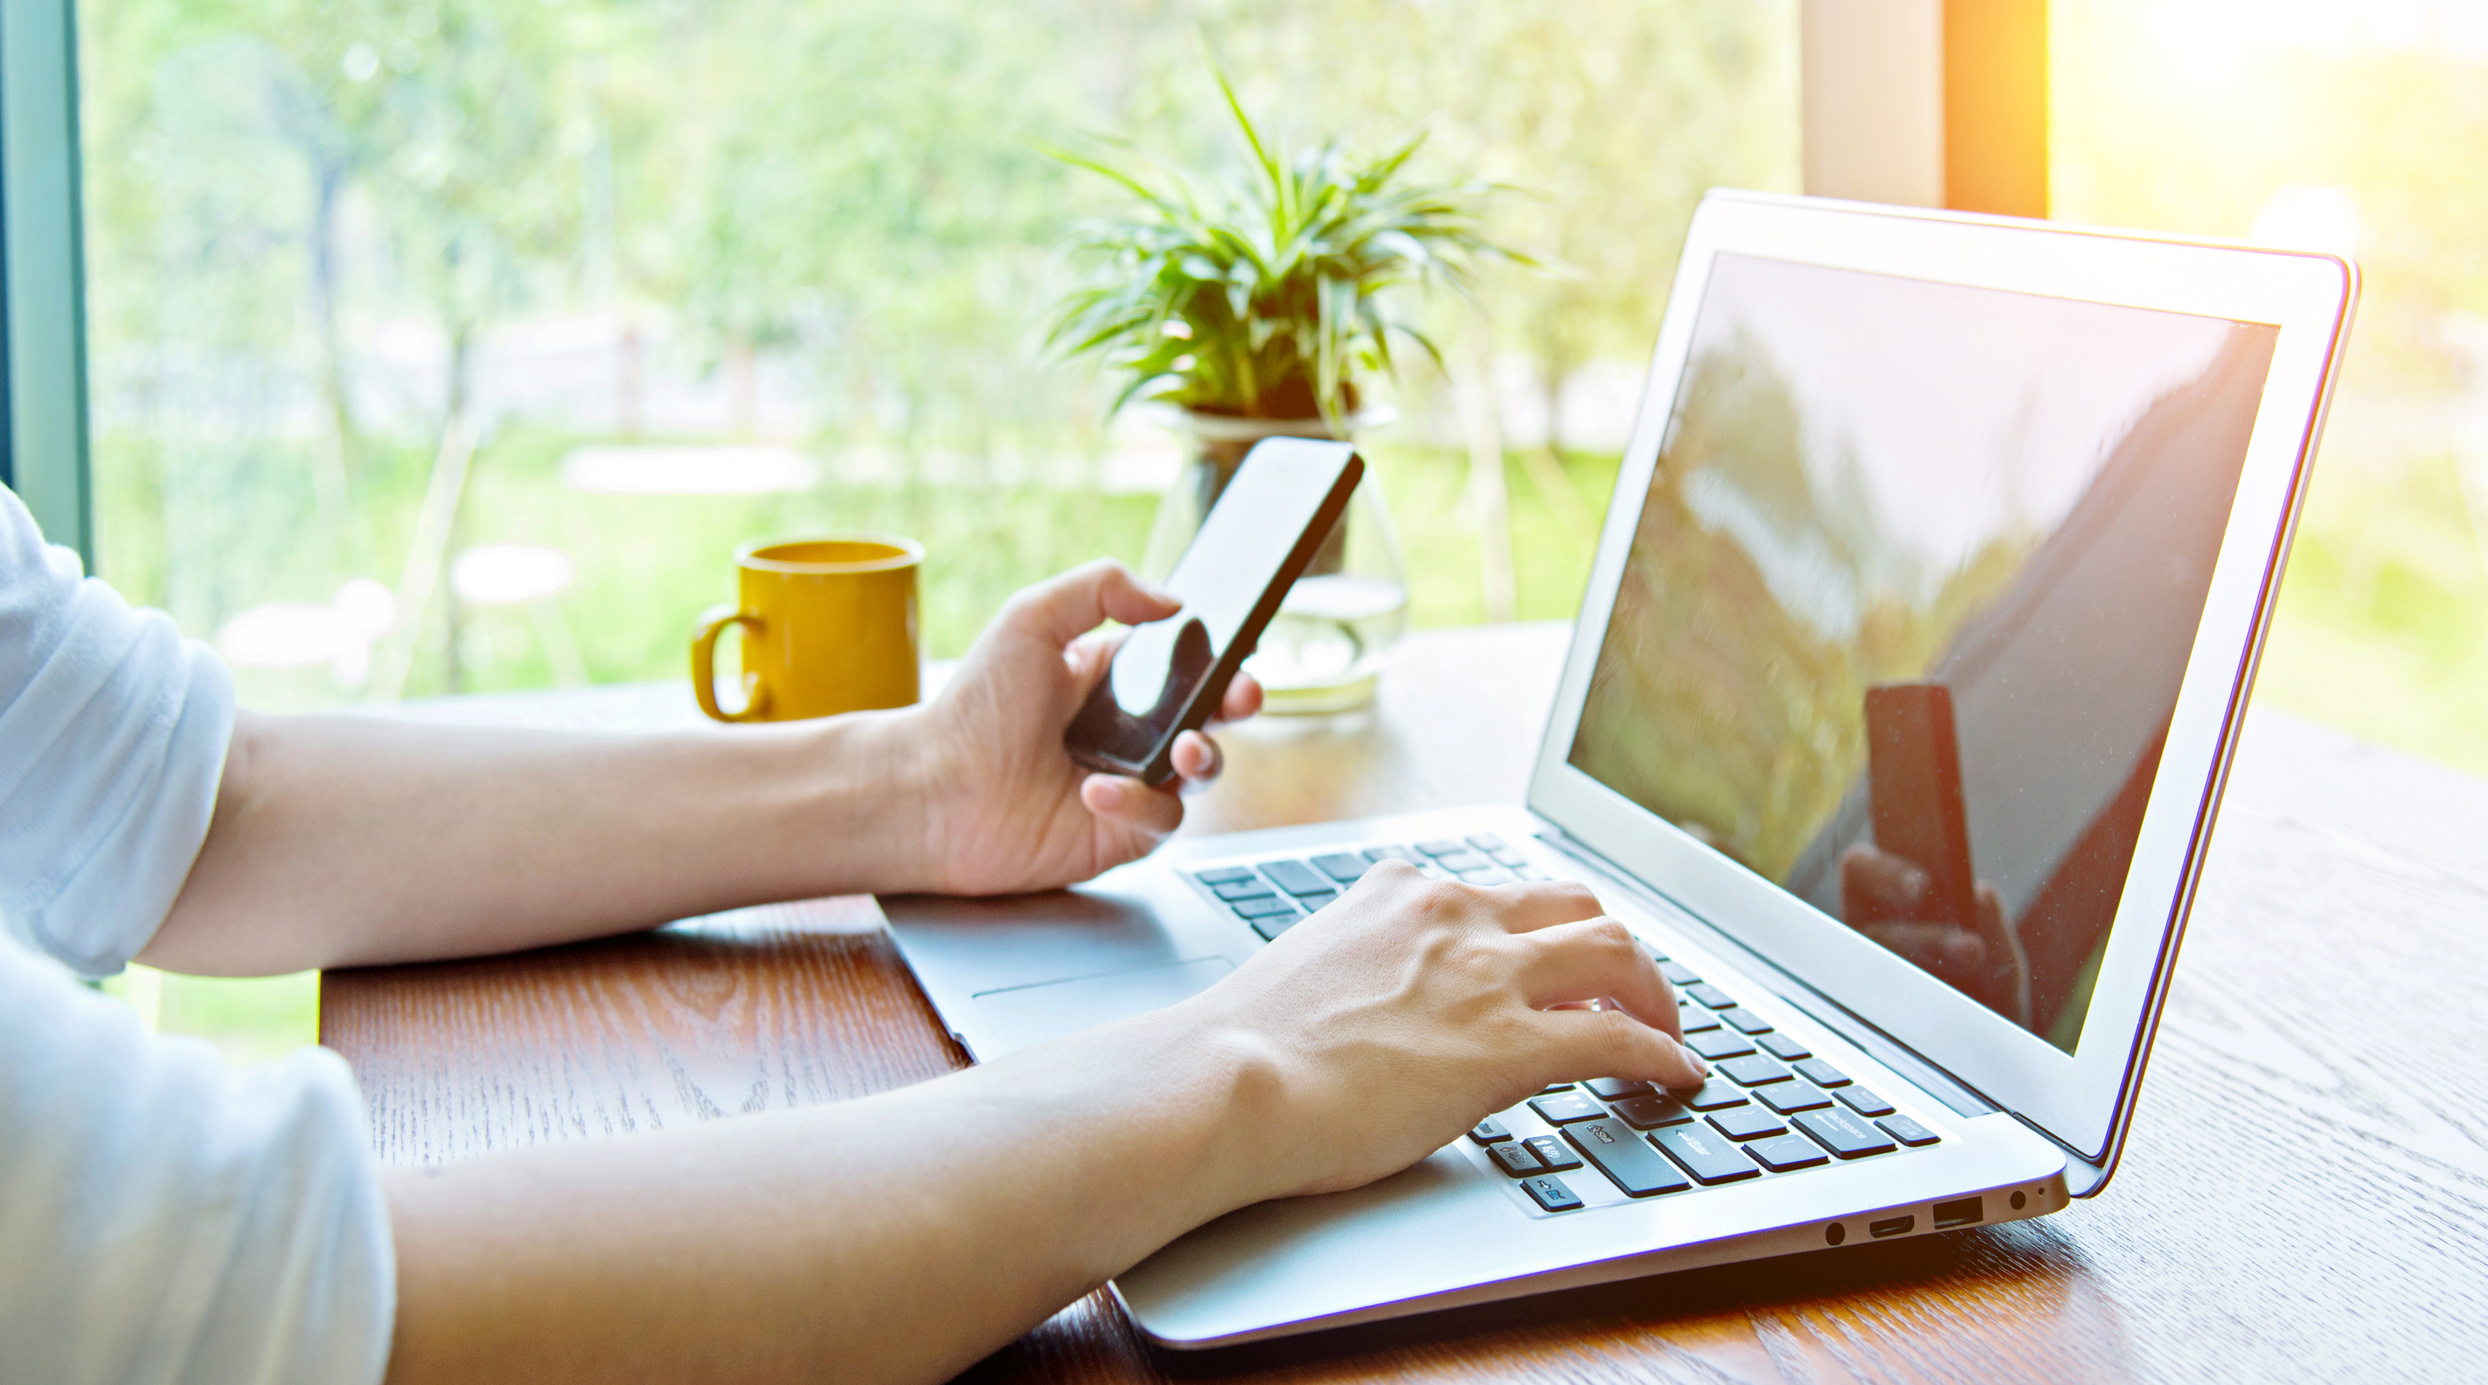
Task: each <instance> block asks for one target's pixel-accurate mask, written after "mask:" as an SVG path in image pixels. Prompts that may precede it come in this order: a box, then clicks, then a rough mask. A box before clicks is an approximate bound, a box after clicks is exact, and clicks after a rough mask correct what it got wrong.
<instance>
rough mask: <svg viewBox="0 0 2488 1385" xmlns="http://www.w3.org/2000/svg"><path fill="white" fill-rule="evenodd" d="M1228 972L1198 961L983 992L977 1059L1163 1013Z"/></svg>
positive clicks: (1213, 962) (1221, 964) (1229, 966)
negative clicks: (984, 1040)
mask: <svg viewBox="0 0 2488 1385" xmlns="http://www.w3.org/2000/svg"><path fill="white" fill-rule="evenodd" d="M1233 970H1235V964H1234V963H1232V962H1229V961H1228V960H1227V959H1226V958H1224V957H1201V958H1196V959H1194V960H1192V961H1189V962H1167V963H1163V964H1160V965H1158V966H1153V967H1139V968H1135V969H1132V970H1129V971H1111V972H1106V973H1104V974H1103V975H1099V976H1075V977H1073V978H1071V979H1070V980H1068V981H1047V982H1043V983H1040V984H1038V985H1034V986H1014V987H1012V988H1011V989H1009V990H1005V991H986V992H984V993H983V994H981V995H978V996H977V997H976V1014H977V1018H979V1019H980V1020H982V1021H984V1023H983V1025H982V1026H981V1028H983V1030H984V1032H985V1034H986V1035H988V1036H990V1038H991V1042H989V1043H980V1044H978V1045H977V1050H978V1052H977V1057H979V1058H998V1057H1000V1056H1001V1055H1002V1054H1005V1053H1012V1052H1016V1051H1018V1050H1020V1049H1023V1048H1027V1047H1029V1046H1030V1045H1032V1044H1041V1043H1044V1042H1045V1041H1046V1040H1048V1039H1053V1038H1059V1037H1061V1036H1062V1035H1065V1034H1070V1033H1074V1032H1077V1031H1079V1030H1082V1029H1092V1028H1095V1027H1096V1026H1098V1025H1101V1024H1111V1023H1113V1022H1114V1021H1116V1020H1119V1019H1129V1018H1131V1017H1132V1016H1134V1015H1145V1014H1147V1013H1148V1012H1150V1011H1151V1010H1163V1009H1165V1008H1166V1007H1167V1006H1169V1005H1172V1004H1174V1003H1175V1002H1176V1001H1179V1000H1183V999H1185V998H1187V997H1189V996H1192V995H1196V994H1198V993H1199V992H1201V991H1205V990H1207V989H1209V986H1210V983H1212V982H1214V981H1216V980H1217V979H1218V978H1219V977H1222V976H1224V975H1226V974H1227V973H1228V972H1231V971H1233ZM988 1049H991V1051H990V1052H988V1051H986V1050H988Z"/></svg>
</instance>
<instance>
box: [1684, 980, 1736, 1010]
mask: <svg viewBox="0 0 2488 1385" xmlns="http://www.w3.org/2000/svg"><path fill="white" fill-rule="evenodd" d="M1685 994H1686V995H1689V996H1691V997H1693V998H1694V999H1695V1000H1698V1001H1700V1002H1702V1003H1703V1004H1704V1005H1707V1006H1709V1007H1711V1008H1712V1009H1714V1010H1725V1009H1728V1008H1729V1007H1731V1006H1733V1005H1735V1004H1736V1001H1735V1000H1734V999H1732V998H1730V996H1729V995H1728V993H1727V992H1726V991H1723V990H1721V989H1719V988H1718V987H1717V986H1714V985H1711V984H1710V983H1709V982H1707V981H1696V982H1694V983H1693V984H1692V985H1690V986H1687V987H1685Z"/></svg>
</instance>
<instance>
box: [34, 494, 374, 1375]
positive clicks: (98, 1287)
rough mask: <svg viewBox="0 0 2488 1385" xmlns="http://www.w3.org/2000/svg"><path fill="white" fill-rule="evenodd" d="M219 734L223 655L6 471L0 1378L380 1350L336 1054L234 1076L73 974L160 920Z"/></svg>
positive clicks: (114, 964) (202, 806) (344, 1086)
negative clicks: (100, 573)
mask: <svg viewBox="0 0 2488 1385" xmlns="http://www.w3.org/2000/svg"><path fill="white" fill-rule="evenodd" d="M232 730H233V685H232V681H231V680H230V678H228V677H227V676H226V673H225V671H224V669H223V667H222V666H221V665H219V664H218V663H217V662H216V659H215V656H213V655H212V654H210V653H209V652H208V651H207V650H206V649H204V648H202V647H201V646H199V645H196V644H193V643H187V642H185V641H183V640H182V639H181V638H180V636H179V635H177V634H176V633H175V632H174V630H173V625H172V622H171V621H170V620H168V619H166V618H165V617H164V616H163V615H162V614H161V613H158V612H144V613H141V612H135V611H132V610H131V609H130V608H129V607H128V606H127V605H126V604H124V603H123V602H122V600H121V598H120V597H119V596H118V595H116V594H115V593H114V592H113V591H112V589H111V588H109V587H107V586H105V585H104V584H103V583H101V582H98V581H93V580H89V579H82V578H81V577H80V576H79V575H78V560H77V557H76V555H75V554H72V553H70V552H68V551H67V550H65V549H59V548H47V547H45V545H44V543H43V540H42V536H41V535H40V534H39V533H38V532H37V531H36V529H35V525H34V521H33V519H32V518H31V517H30V516H28V514H27V513H26V509H25V506H23V505H22V504H20V503H19V502H18V499H17V497H16V496H15V495H14V494H12V493H10V492H8V491H6V490H4V489H0V1385H16V1382H19V1381H26V1382H36V1381H40V1382H45V1385H85V1382H105V1381H112V1382H134V1383H137V1385H156V1382H174V1381H202V1382H206V1381H213V1382H219V1385H223V1383H224V1382H286V1383H287V1385H290V1383H291V1382H296V1381H300V1382H306V1385H307V1383H308V1382H314V1381H317V1382H365V1381H377V1380H378V1379H379V1378H380V1376H381V1373H382V1370H383V1369H384V1368H385V1366H386V1364H387V1361H388V1347H389V1333H390V1328H391V1325H392V1318H393V1315H394V1313H395V1309H396V1296H397V1295H396V1278H395V1261H394V1259H393V1255H392V1251H391V1247H390V1241H389V1224H388V1215H387V1206H386V1203H385V1202H384V1201H383V1198H382V1195H381V1189H380V1170H379V1166H378V1163H377V1161H376V1160H375V1159H374V1158H373V1156H372V1154H371V1150H370V1145H369V1141H368V1137H367V1135H366V1133H365V1132H366V1127H365V1124H364V1117H363V1107H362V1100H361V1098H360V1096H359V1095H358V1094H357V1093H356V1091H355V1087H354V1079H353V1077H352V1075H351V1074H350V1073H349V1072H348V1071H347V1069H346V1065H345V1063H344V1061H343V1060H341V1059H339V1058H338V1057H337V1055H335V1054H333V1053H330V1052H328V1051H327V1050H325V1049H317V1048H314V1049H305V1050H303V1051H302V1052H299V1053H296V1054H294V1055H292V1056H291V1057H289V1058H287V1059H285V1060H284V1061H282V1062H278V1063H272V1064H268V1065H265V1066H262V1067H258V1068H253V1069H249V1070H246V1071H241V1072H235V1071H233V1070H230V1069H228V1068H227V1067H226V1066H225V1064H224V1063H223V1062H222V1060H221V1059H219V1057H218V1056H217V1054H216V1052H215V1050H213V1049H212V1048H210V1047H209V1046H207V1045H206V1044H203V1043H200V1042H198V1041H197V1040H192V1039H179V1038H157V1037H154V1036H151V1035H149V1034H147V1033H146V1032H145V1031H144V1030H142V1029H141V1028H140V1027H139V1025H138V1023H137V1021H136V1019H135V1018H134V1017H133V1016H132V1015H131V1014H130V1013H129V1011H128V1010H127V1008H125V1007H123V1006H121V1005H120V1004H118V1003H116V1002H114V1001H112V1000H110V999H107V998H106V997H103V996H100V995H97V994H96V993H94V992H93V991H91V990H88V989H87V988H86V987H83V986H81V985H79V984H78V983H77V981H76V980H75V979H74V978H73V977H72V976H71V974H70V972H71V970H73V969H74V970H75V971H78V972H82V973H85V974H86V975H89V976H100V975H106V974H109V973H112V972H115V971H119V970H120V969H121V966H122V964H123V963H125V962H127V961H128V960H129V958H130V956H131V954H133V953H135V952H137V951H138V950H139V949H140V948H141V947H144V946H145V945H146V943H147V941H148V940H149V939H150V938H152V937H154V936H155V932H156V929H157V928H158V927H159V926H161V925H162V923H163V922H164V916H165V914H166V913H167V912H168V911H169V910H170V909H171V908H172V904H173V899H174V897H175V896H176V895H177V894H179V893H180V891H181V886H182V881H183V880H184V879H185V878H187V876H188V875H189V872H190V864H191V862H192V861H193V860H195V859H196V858H197V856H198V852H199V844H200V842H201V841H203V840H204V839H205V837H206V834H207V824H208V819H209V816H210V815H211V813H212V812H213V810H214V808H215V802H216V785H217V781H218V778H219V776H220V775H221V774H222V773H223V769H224V760H225V746H226V742H227V740H228V739H229V738H230V736H231V734H232Z"/></svg>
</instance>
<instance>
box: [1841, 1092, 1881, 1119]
mask: <svg viewBox="0 0 2488 1385" xmlns="http://www.w3.org/2000/svg"><path fill="white" fill-rule="evenodd" d="M1840 1104H1841V1105H1843V1106H1846V1107H1848V1108H1849V1109H1850V1110H1852V1111H1855V1112H1857V1113H1858V1114H1859V1115H1861V1116H1888V1115H1890V1114H1892V1103H1891V1102H1888V1101H1886V1100H1884V1099H1883V1098H1882V1097H1879V1096H1876V1095H1875V1094H1874V1093H1873V1092H1870V1091H1868V1090H1866V1089H1865V1088H1864V1087H1843V1088H1841V1089H1840Z"/></svg>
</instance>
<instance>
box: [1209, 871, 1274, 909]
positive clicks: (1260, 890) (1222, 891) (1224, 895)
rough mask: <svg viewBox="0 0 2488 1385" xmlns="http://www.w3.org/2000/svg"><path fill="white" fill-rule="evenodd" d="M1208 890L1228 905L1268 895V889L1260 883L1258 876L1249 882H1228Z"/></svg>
mask: <svg viewBox="0 0 2488 1385" xmlns="http://www.w3.org/2000/svg"><path fill="white" fill-rule="evenodd" d="M1209 888H1210V893H1212V894H1214V895H1217V896H1218V897H1219V898H1220V899H1223V900H1227V901H1229V902H1230V903H1232V902H1233V901H1235V900H1239V899H1261V898H1265V897H1267V896H1268V895H1269V893H1270V887H1269V886H1268V885H1265V884H1263V883H1261V878H1260V877H1259V876H1255V877H1254V878H1252V879H1250V880H1229V881H1226V882H1224V883H1222V884H1217V885H1212V886H1210V887H1209Z"/></svg>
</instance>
